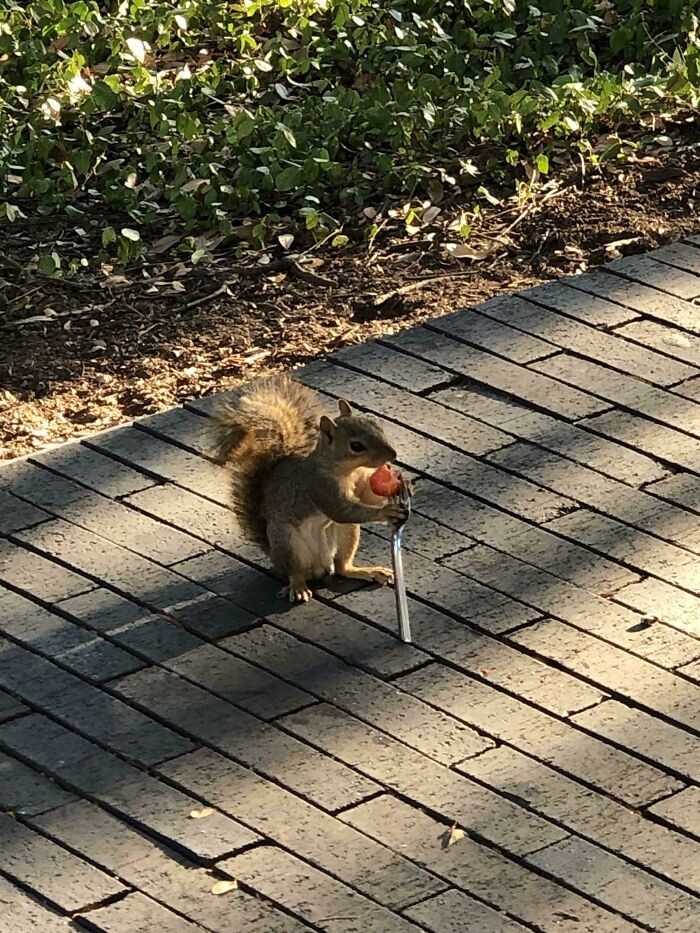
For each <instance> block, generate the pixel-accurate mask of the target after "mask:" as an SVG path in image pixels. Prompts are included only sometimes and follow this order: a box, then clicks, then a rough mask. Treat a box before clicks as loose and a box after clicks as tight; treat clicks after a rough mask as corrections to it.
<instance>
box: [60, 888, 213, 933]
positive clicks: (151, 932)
mask: <svg viewBox="0 0 700 933" xmlns="http://www.w3.org/2000/svg"><path fill="white" fill-rule="evenodd" d="M76 919H77V920H80V921H82V922H83V923H85V924H87V926H88V929H90V930H95V931H99V933H201V930H202V928H201V927H200V926H199V925H196V926H195V924H194V923H190V921H189V920H185V919H184V918H183V917H180V916H178V915H177V914H175V913H173V912H172V910H168V909H167V908H166V907H163V906H162V905H161V904H158V903H157V902H156V901H152V900H151V899H150V898H149V897H144V895H143V894H139V893H138V892H136V893H134V894H129V895H128V896H127V897H125V898H122V900H120V901H117V902H116V903H114V904H108V905H107V906H106V907H98V908H97V910H91V911H90V912H89V913H87V914H85V915H83V916H80V915H78V916H77V917H76Z"/></svg>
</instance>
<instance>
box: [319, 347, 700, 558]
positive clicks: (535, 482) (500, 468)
mask: <svg viewBox="0 0 700 933" xmlns="http://www.w3.org/2000/svg"><path fill="white" fill-rule="evenodd" d="M412 355H413V356H415V354H412ZM418 358H419V359H421V357H418ZM346 368H349V367H346ZM371 378H374V377H371ZM376 381H378V382H380V380H376ZM562 385H565V383H562ZM317 391H318V394H319V395H322V396H330V397H331V398H334V399H337V398H339V396H338V395H336V394H334V393H333V392H330V391H327V390H325V389H319V390H317ZM355 407H356V408H357V409H358V410H361V411H368V412H370V413H375V410H374V409H370V408H367V406H366V405H356V406H355ZM382 417H385V418H386V420H387V421H392V422H393V423H396V424H399V425H400V426H403V425H401V423H400V422H399V421H398V420H397V419H392V418H388V417H386V416H385V415H382ZM570 424H572V423H570ZM491 427H492V426H491ZM411 430H413V429H411ZM425 436H426V437H429V439H430V440H431V442H432V443H434V444H436V445H438V446H440V447H446V449H451V448H449V447H447V445H446V444H445V443H444V442H443V441H442V440H439V439H438V438H435V437H433V436H432V435H425ZM693 439H694V440H697V438H693ZM528 443H532V442H528ZM504 446H510V445H504ZM533 446H538V445H536V444H534V445H533ZM499 449H503V448H499ZM545 449H546V448H545ZM460 452H461V453H463V452H462V451H460ZM493 452H494V453H495V452H496V451H493ZM465 456H466V457H468V458H471V459H472V460H475V461H477V462H479V463H482V464H484V465H485V466H487V467H490V468H491V469H494V470H495V471H496V472H497V473H500V474H501V475H502V476H503V477H504V479H507V478H513V479H519V480H520V481H525V482H527V483H529V484H530V485H532V486H533V487H536V488H539V489H542V490H544V491H545V492H549V493H552V494H554V495H557V496H560V497H562V498H568V499H570V500H571V501H573V502H575V503H576V504H577V505H578V507H579V508H584V509H588V510H589V511H591V512H594V513H596V514H600V515H603V516H605V517H606V518H608V519H612V520H613V521H616V522H618V523H619V524H621V525H623V526H625V527H629V528H632V529H634V530H635V531H641V532H642V533H644V534H646V535H648V536H649V537H652V538H655V539H656V540H659V541H663V542H664V543H666V544H673V545H674V546H676V547H679V548H682V549H683V550H684V551H687V552H688V553H689V554H693V555H694V556H698V555H697V554H695V552H694V551H692V550H691V549H689V548H688V547H687V546H686V545H683V544H682V543H677V542H673V541H669V540H668V538H664V537H662V536H661V535H660V534H658V533H656V532H655V531H654V530H653V529H647V528H644V527H641V526H639V525H636V524H635V523H634V521H633V519H632V518H629V517H626V518H624V519H623V518H619V517H617V516H614V515H610V514H609V513H608V512H606V511H605V510H604V509H602V508H601V507H600V506H599V505H596V504H593V503H588V502H583V501H581V500H577V499H575V498H573V496H572V495H571V494H566V495H565V494H564V493H561V492H557V491H556V490H555V489H553V488H552V487H551V486H548V485H547V484H546V482H544V481H542V480H540V479H539V478H533V477H532V476H528V475H526V474H524V473H519V472H517V471H515V470H513V469H511V468H509V467H507V466H504V465H502V464H499V463H497V462H494V461H492V460H489V459H488V457H489V456H490V454H486V455H483V456H481V455H475V454H465ZM557 456H559V457H561V459H564V460H569V461H570V462H573V463H576V465H577V466H578V467H580V468H582V469H585V470H590V471H591V472H592V473H594V474H598V475H602V476H605V475H606V474H603V473H601V472H600V471H598V470H595V469H593V468H592V467H588V466H586V465H585V464H581V463H579V462H578V461H574V460H572V459H571V458H569V457H566V456H564V455H561V454H557ZM398 462H399V463H400V464H401V465H403V466H406V467H407V468H409V469H411V470H412V471H413V472H415V473H417V474H418V475H419V476H424V477H428V478H429V479H430V480H431V481H432V482H435V483H437V484H438V485H440V486H444V487H445V488H447V489H450V490H454V491H456V492H458V493H461V494H462V495H467V496H468V497H469V498H472V499H474V500H475V501H477V502H483V503H484V504H485V505H487V506H489V507H490V508H495V509H497V510H498V511H501V512H503V513H504V514H506V515H511V516H514V517H515V518H518V519H520V520H521V521H524V522H527V523H528V524H530V525H532V526H533V527H536V528H541V527H542V526H541V525H539V524H538V523H536V522H534V521H533V520H531V519H529V518H527V517H525V516H523V515H520V514H518V513H517V512H514V511H512V510H511V511H508V510H506V509H505V508H503V507H502V506H500V505H498V504H496V503H494V502H492V501H489V500H488V499H485V498H483V496H479V495H477V494H476V493H474V492H473V491H469V492H467V491H466V490H465V489H464V488H460V487H458V486H455V485H454V484H453V483H449V482H447V481H446V480H445V479H444V478H440V477H439V476H437V475H436V474H433V473H426V472H425V470H419V469H416V468H415V467H413V466H412V465H411V464H410V463H406V462H405V461H402V460H401V459H399V461H398ZM608 478H609V479H614V481H615V482H618V483H620V485H623V486H625V485H626V484H624V483H621V481H620V480H618V479H615V478H614V477H608ZM627 488H630V489H636V487H633V486H629V487H627ZM638 491H639V490H638ZM646 494H647V495H649V493H646ZM652 498H653V499H654V500H656V501H660V502H663V501H664V500H663V499H659V498H658V497H657V496H652ZM674 508H676V509H679V507H678V506H674ZM679 511H683V510H682V509H679ZM545 530H548V531H550V533H552V534H556V535H557V536H558V537H562V535H561V534H559V533H558V532H556V531H555V530H554V529H545ZM575 543H576V544H578V546H579V547H584V548H585V547H588V545H586V544H585V543H582V542H578V541H576V542H575ZM588 549H589V550H592V549H591V548H590V547H588ZM604 556H606V558H607V560H612V562H613V563H615V562H618V561H616V559H615V558H611V557H610V556H608V555H604ZM550 572H551V571H550Z"/></svg>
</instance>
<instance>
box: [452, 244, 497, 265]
mask: <svg viewBox="0 0 700 933" xmlns="http://www.w3.org/2000/svg"><path fill="white" fill-rule="evenodd" d="M495 248H496V245H495V244H492V245H491V246H485V247H484V248H483V249H474V247H473V246H467V244H466V243H446V244H445V249H446V250H447V252H448V253H449V254H450V256H452V257H453V259H473V260H474V261H475V262H479V261H480V260H482V259H486V258H487V257H488V256H490V255H491V254H492V253H493V252H494V250H495Z"/></svg>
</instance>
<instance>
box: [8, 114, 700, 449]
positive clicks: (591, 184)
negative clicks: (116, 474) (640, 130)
mask: <svg viewBox="0 0 700 933" xmlns="http://www.w3.org/2000/svg"><path fill="white" fill-rule="evenodd" d="M694 134H695V138H692V137H693V135H694ZM683 136H684V138H683V139H682V141H680V142H679V141H678V140H675V144H674V145H673V146H664V145H659V146H658V147H656V148H655V149H654V148H652V149H651V150H649V149H648V150H646V152H645V153H644V155H643V156H641V157H640V158H639V159H638V161H636V162H634V163H631V164H626V165H625V166H624V168H618V169H612V168H605V169H601V170H598V171H596V172H594V173H590V172H588V173H586V174H585V176H583V177H582V175H581V173H580V172H579V173H577V174H576V175H575V176H571V177H568V178H565V179H558V180H556V181H554V182H550V183H549V185H548V187H546V188H545V190H544V192H543V193H542V194H540V195H539V196H538V197H537V198H534V199H530V200H528V201H526V202H522V201H521V202H520V203H517V202H515V201H513V202H510V203H508V204H507V205H506V206H505V207H502V208H495V209H494V210H493V211H492V212H490V213H488V214H485V215H484V216H483V218H482V220H481V222H480V224H479V225H478V228H477V229H475V232H474V234H473V236H472V238H471V239H470V240H469V243H470V244H474V246H475V249H477V250H478V251H479V255H481V254H482V251H483V252H484V253H485V252H487V251H488V255H486V256H484V258H480V259H476V260H474V259H468V258H461V259H455V258H454V257H452V256H451V255H450V254H449V252H448V251H447V249H446V245H445V244H446V243H447V242H450V241H452V242H454V240H455V234H454V233H450V231H449V223H450V221H451V220H454V218H455V216H456V215H457V214H458V209H459V205H455V204H450V205H445V206H444V207H443V209H442V214H441V216H440V218H439V220H437V222H436V223H434V224H433V225H431V226H430V227H429V228H426V230H425V231H421V232H419V233H417V234H414V235H412V236H411V235H409V234H408V233H407V232H406V230H405V224H403V222H402V221H401V220H400V219H396V218H391V217H390V216H389V215H388V214H387V215H386V216H385V220H384V222H383V226H382V228H381V233H380V234H379V235H378V236H377V238H376V239H375V241H374V243H373V245H372V247H370V246H369V245H367V244H363V245H362V246H358V247H352V248H348V247H346V248H344V249H342V250H339V249H337V248H333V247H332V246H331V244H330V243H326V244H321V245H320V246H317V247H314V248H312V249H311V250H309V251H307V252H306V253H304V254H298V255H297V257H296V258H291V259H290V258H289V254H285V253H284V251H283V250H282V248H281V247H280V248H276V249H273V250H271V251H270V254H269V255H268V256H266V257H265V258H266V259H268V260H269V262H268V264H267V265H264V264H262V265H261V264H260V262H259V259H260V257H259V256H258V257H255V260H256V261H255V264H254V265H252V266H251V263H250V260H248V261H247V265H246V261H244V263H243V265H242V264H241V258H240V257H233V256H232V255H224V254H223V253H222V251H221V250H214V251H213V255H212V256H211V258H210V260H209V261H208V262H206V263H200V264H198V265H196V266H193V265H192V264H191V263H184V262H172V261H171V259H170V257H168V260H167V261H165V260H162V259H161V258H160V257H158V256H157V255H154V256H152V257H151V259H150V261H149V262H147V263H146V264H145V265H140V266H139V267H138V268H135V269H134V270H118V269H115V270H109V269H107V270H105V269H102V270H100V272H99V274H97V273H95V274H92V275H91V274H87V273H85V274H80V275H79V276H76V278H75V279H74V280H72V281H62V280H55V279H48V278H45V277H42V276H40V274H39V273H37V272H36V271H31V270H32V266H31V262H30V260H31V256H32V255H33V253H35V252H36V248H37V245H38V244H43V245H44V247H45V246H46V245H47V244H51V243H55V242H56V241H58V240H60V239H61V237H62V236H63V235H64V233H65V231H64V230H63V229H62V228H61V227H60V226H57V222H56V221H55V220H53V221H52V220H50V219H47V220H44V221H39V220H34V221H26V222H20V225H19V226H18V225H17V224H15V225H13V230H12V235H11V238H10V235H9V234H7V231H6V232H5V233H4V234H2V235H0V459H8V458H11V457H16V456H20V455H23V454H28V453H31V452H36V451H39V450H41V449H43V448H46V447H48V446H51V445H55V444H59V443H62V442H64V441H67V440H69V439H71V438H78V437H81V436H84V435H88V434H93V433H95V432H96V431H100V430H104V429H105V428H108V427H110V426H113V425H118V424H120V423H123V422H125V421H129V420H131V419H133V418H136V417H138V416H141V415H146V414H149V413H153V412H157V411H160V410H163V409H167V408H169V407H171V406H173V405H176V404H178V403H180V402H182V401H184V400H185V399H187V398H191V397H193V396H201V395H205V394H208V393H212V392H218V391H222V390H225V389H228V388H231V387H232V386H234V385H236V384H237V383H239V382H241V381H242V380H248V379H251V378H253V377H257V376H260V375H262V374H265V373H270V372H273V371H276V370H279V369H283V368H284V369H289V368H292V367H294V366H297V365H299V364H303V363H306V362H308V361H309V360H311V359H313V358H315V357H317V356H320V355H323V354H325V353H328V352H329V351H333V350H335V349H337V348H339V347H342V346H347V345H349V344H352V343H357V342H360V341H365V340H368V339H370V338H372V337H374V336H376V335H378V334H381V333H389V332H394V331H396V330H399V329H402V328H405V327H408V326H410V325H413V324H416V323H418V322H420V321H424V320H427V319H429V318H434V317H437V316H440V315H442V314H445V313H448V312H450V311H452V310H454V309H455V308H458V307H462V306H465V305H471V304H474V303H477V302H479V301H482V300H484V299H486V298H489V297H491V296H492V295H494V294H495V293H497V292H502V291H506V290H516V289H521V288H524V287H527V286H530V285H533V284H536V283H538V282H541V281H543V280H546V279H551V278H558V277H560V276H562V275H567V274H571V273H575V272H579V271H584V270H586V269H588V268H591V267H593V266H595V265H598V264H600V263H603V262H606V261H608V260H610V259H614V258H616V257H617V256H619V255H621V254H623V253H639V252H645V251H647V250H650V249H653V248H655V247H658V246H660V245H662V244H664V243H667V242H670V241H673V240H677V239H679V238H680V237H682V236H684V235H687V234H689V233H697V232H698V229H699V227H700V223H699V221H698V204H699V203H700V147H699V145H698V134H697V131H694V130H693V129H692V127H691V128H690V129H685V130H684V131H683ZM22 223H24V224H25V226H24V227H22ZM63 223H64V224H66V223H68V222H67V221H63ZM72 226H75V222H73V223H72ZM28 270H29V271H28Z"/></svg>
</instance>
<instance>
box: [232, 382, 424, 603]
mask: <svg viewBox="0 0 700 933" xmlns="http://www.w3.org/2000/svg"><path fill="white" fill-rule="evenodd" d="M338 409H339V415H338V416H337V417H336V419H335V420H333V419H332V418H329V417H328V416H327V415H325V414H324V413H323V408H322V406H321V402H320V400H319V398H318V396H317V395H316V394H315V393H314V392H313V391H312V390H311V389H309V388H307V387H306V386H304V385H301V384H300V383H298V382H295V381H294V380H292V379H290V378H289V377H288V376H277V377H272V378H271V379H268V380H265V381H263V382H261V383H258V384H257V385H253V386H252V387H251V388H248V389H247V390H244V391H243V392H242V393H240V394H239V395H238V396H237V397H234V399H233V401H231V402H228V403H224V404H222V405H221V406H220V407H219V409H218V410H217V411H216V412H215V413H214V421H215V425H216V428H215V430H216V447H215V458H216V460H217V462H218V463H221V464H230V467H231V471H232V506H233V511H234V513H235V515H236V517H237V519H238V522H239V524H240V526H241V530H242V531H243V534H244V536H245V537H246V538H248V539H249V540H250V541H252V542H253V543H254V544H256V545H258V546H259V547H260V548H261V549H262V550H263V551H264V552H265V553H266V554H267V555H268V556H269V558H270V560H271V561H272V564H273V566H274V568H275V569H276V570H277V572H278V573H279V574H280V575H282V576H283V577H285V578H286V579H287V580H288V584H287V586H285V587H284V589H283V590H282V591H281V594H280V595H284V596H288V598H289V601H290V603H304V602H307V601H308V600H309V599H310V598H311V597H312V595H313V594H312V592H311V589H310V588H309V581H310V580H314V579H318V578H320V577H324V576H326V575H327V574H331V573H336V574H338V575H339V576H342V577H347V578H349V579H351V580H367V581H373V582H376V583H380V584H387V583H391V582H393V572H392V571H391V570H390V569H389V568H387V567H356V566H355V564H354V559H355V554H356V552H357V548H358V545H359V542H360V525H361V524H364V523H365V522H386V523H393V522H401V521H403V520H405V518H406V510H405V509H404V507H403V506H401V505H399V504H395V503H391V502H387V501H386V499H384V498H382V497H380V496H377V495H375V494H374V493H373V492H372V491H371V489H370V487H369V477H370V476H371V474H372V473H373V472H374V470H375V469H376V468H378V467H380V466H382V465H384V464H385V463H389V462H391V461H393V460H395V459H396V451H395V450H394V448H393V447H392V446H391V445H390V444H389V441H388V440H387V439H386V437H385V435H384V432H383V431H382V429H381V427H380V426H379V425H378V424H377V423H376V422H374V421H372V420H371V419H369V418H365V417H363V416H358V415H355V414H353V412H352V410H351V408H350V405H349V404H348V403H347V402H346V401H345V400H340V401H339V403H338Z"/></svg>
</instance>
